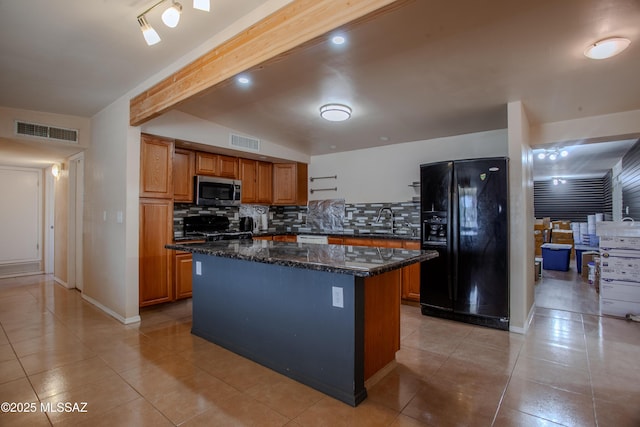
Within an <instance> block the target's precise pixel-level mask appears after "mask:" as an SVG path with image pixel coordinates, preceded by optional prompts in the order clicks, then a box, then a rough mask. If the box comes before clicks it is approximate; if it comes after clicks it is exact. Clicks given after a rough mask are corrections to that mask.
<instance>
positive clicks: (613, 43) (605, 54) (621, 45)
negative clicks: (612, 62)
mask: <svg viewBox="0 0 640 427" xmlns="http://www.w3.org/2000/svg"><path fill="white" fill-rule="evenodd" d="M630 44H631V41H630V40H629V39H625V38H622V37H610V38H608V39H604V40H600V41H598V42H595V43H593V44H592V45H590V46H589V47H587V48H586V49H585V51H584V56H586V57H587V58H591V59H607V58H611V57H612V56H615V55H617V54H619V53H620V52H622V51H623V50H625V49H626V48H627V47H629V45H630Z"/></svg>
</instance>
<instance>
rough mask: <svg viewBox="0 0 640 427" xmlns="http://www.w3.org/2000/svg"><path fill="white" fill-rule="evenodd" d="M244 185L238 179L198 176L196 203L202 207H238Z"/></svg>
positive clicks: (196, 179) (196, 181) (196, 180)
mask: <svg viewBox="0 0 640 427" xmlns="http://www.w3.org/2000/svg"><path fill="white" fill-rule="evenodd" d="M241 190H242V183H241V181H239V180H236V179H226V178H216V177H212V176H202V175H198V176H196V178H195V198H196V200H195V202H196V205H200V206H238V205H240V196H241Z"/></svg>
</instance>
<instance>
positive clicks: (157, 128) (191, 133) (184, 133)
mask: <svg viewBox="0 0 640 427" xmlns="http://www.w3.org/2000/svg"><path fill="white" fill-rule="evenodd" d="M140 130H141V131H142V132H146V133H150V134H152V135H158V136H164V137H166V138H172V139H179V140H182V141H189V142H197V143H199V144H203V145H209V146H211V147H216V148H222V149H224V150H229V149H230V148H231V147H230V145H229V134H230V133H235V134H237V135H241V136H248V137H252V138H258V139H260V153H255V152H252V151H246V152H244V151H239V150H235V151H236V152H235V153H231V154H233V155H237V156H240V157H242V156H247V157H251V156H252V157H256V155H257V154H259V155H261V156H267V157H270V158H276V159H287V160H293V161H296V162H302V163H309V160H310V159H309V155H307V154H304V153H302V152H300V151H296V150H292V149H290V148H287V147H284V146H282V145H278V144H276V143H274V142H271V141H268V140H265V139H261V138H260V137H256V136H254V135H245V134H243V133H242V132H237V131H235V130H233V129H230V128H227V127H224V126H221V125H218V124H216V123H213V122H210V121H207V120H202V119H200V118H198V117H194V116H191V115H189V114H186V113H183V112H181V111H170V112H168V113H165V114H163V115H162V116H160V117H157V118H155V119H153V120H150V121H149V122H147V123H145V124H143V125H142V126H140Z"/></svg>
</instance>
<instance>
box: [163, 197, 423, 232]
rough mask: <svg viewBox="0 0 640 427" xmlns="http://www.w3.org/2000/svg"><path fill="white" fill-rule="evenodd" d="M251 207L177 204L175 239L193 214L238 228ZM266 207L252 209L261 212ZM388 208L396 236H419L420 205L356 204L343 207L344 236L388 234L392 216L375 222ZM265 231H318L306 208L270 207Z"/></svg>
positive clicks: (400, 203)
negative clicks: (226, 220)
mask: <svg viewBox="0 0 640 427" xmlns="http://www.w3.org/2000/svg"><path fill="white" fill-rule="evenodd" d="M252 208H253V205H242V206H240V207H237V206H224V207H222V206H220V207H217V206H216V207H214V206H196V205H194V204H191V203H176V204H174V211H173V232H174V236H175V237H182V236H183V230H182V228H183V218H184V217H186V216H194V215H226V216H227V217H229V221H230V225H229V227H230V228H231V229H234V230H235V229H238V228H239V219H240V216H241V215H240V211H241V210H242V212H243V215H246V212H247V209H248V210H249V212H251V209H252ZM265 208H266V207H265V206H257V205H256V206H255V209H256V210H260V211H261V210H263V209H265ZM383 208H389V209H391V211H393V216H394V219H395V224H394V225H395V234H398V235H406V236H408V237H414V236H418V235H419V233H420V202H413V201H409V202H390V203H355V204H350V203H346V204H345V215H344V220H343V231H342V232H343V233H346V234H352V233H353V234H360V235H362V234H369V235H375V234H389V233H391V215H390V213H389V212H388V211H387V210H385V211H383V212H382V214H381V215H380V219H379V221H376V219H377V218H378V214H379V212H380V210H381V209H383ZM267 215H268V218H269V224H268V231H271V232H291V233H304V232H319V231H324V230H318V229H314V228H311V227H309V226H308V225H307V206H270V207H268V214H267Z"/></svg>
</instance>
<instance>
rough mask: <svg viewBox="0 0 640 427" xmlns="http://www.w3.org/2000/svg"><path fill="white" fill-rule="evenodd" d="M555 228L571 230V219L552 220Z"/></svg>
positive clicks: (552, 226) (552, 225)
mask: <svg viewBox="0 0 640 427" xmlns="http://www.w3.org/2000/svg"><path fill="white" fill-rule="evenodd" d="M551 228H552V229H554V230H571V221H551Z"/></svg>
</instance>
